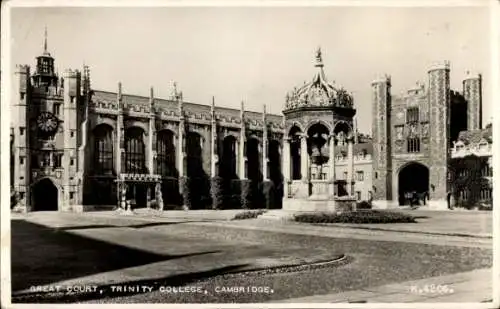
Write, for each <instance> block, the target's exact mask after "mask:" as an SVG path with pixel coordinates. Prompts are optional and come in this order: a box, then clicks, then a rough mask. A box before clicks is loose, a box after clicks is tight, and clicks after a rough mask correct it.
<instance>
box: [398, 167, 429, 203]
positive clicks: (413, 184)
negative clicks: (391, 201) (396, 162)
mask: <svg viewBox="0 0 500 309" xmlns="http://www.w3.org/2000/svg"><path fill="white" fill-rule="evenodd" d="M412 192H416V193H417V194H419V196H421V197H422V198H424V196H428V192H429V169H428V168H427V167H426V166H425V165H423V164H420V163H417V162H413V163H409V164H407V165H406V166H404V167H403V168H402V169H401V170H400V171H399V175H398V197H399V205H400V206H402V205H409V204H410V201H409V198H408V197H409V194H411V193H412Z"/></svg>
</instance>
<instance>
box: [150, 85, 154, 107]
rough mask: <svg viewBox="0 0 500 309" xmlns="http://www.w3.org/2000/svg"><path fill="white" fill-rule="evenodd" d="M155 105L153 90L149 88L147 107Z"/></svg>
mask: <svg viewBox="0 0 500 309" xmlns="http://www.w3.org/2000/svg"><path fill="white" fill-rule="evenodd" d="M154 105H155V95H154V88H153V86H151V87H150V88H149V106H150V107H151V108H153V107H154Z"/></svg>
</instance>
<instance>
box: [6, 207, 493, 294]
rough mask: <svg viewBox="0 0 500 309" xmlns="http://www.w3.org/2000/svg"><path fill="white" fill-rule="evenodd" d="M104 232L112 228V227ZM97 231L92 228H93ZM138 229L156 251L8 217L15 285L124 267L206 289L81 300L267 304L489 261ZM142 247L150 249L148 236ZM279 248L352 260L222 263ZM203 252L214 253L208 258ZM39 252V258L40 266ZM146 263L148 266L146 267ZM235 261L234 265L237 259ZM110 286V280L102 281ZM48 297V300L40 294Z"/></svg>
mask: <svg viewBox="0 0 500 309" xmlns="http://www.w3.org/2000/svg"><path fill="white" fill-rule="evenodd" d="M75 218H76V219H75V222H79V221H81V220H80V219H79V217H77V216H75ZM93 220H94V223H93V224H96V225H99V223H100V224H101V225H104V226H106V225H111V226H112V225H113V224H114V223H113V224H110V223H109V222H106V220H104V219H95V218H94V219H93ZM120 220H121V221H123V222H121V224H120V225H122V226H124V225H125V224H127V220H128V219H127V218H123V219H118V220H116V221H120ZM99 221H101V222H99ZM130 222H133V221H132V220H131V221H130ZM134 223H137V221H134ZM109 229H111V230H113V228H112V227H109ZM128 229H129V230H130V233H131V235H136V234H137V233H136V232H135V231H134V229H133V228H128ZM97 232H98V231H97V230H96V231H95V233H97ZM140 232H141V234H142V235H144V237H145V238H144V239H151V240H150V242H154V243H156V244H157V248H158V249H157V252H156V253H155V252H151V250H149V251H146V250H139V249H138V248H135V249H134V248H127V247H124V246H119V245H116V244H113V243H111V242H110V241H99V240H95V239H85V238H84V237H81V236H79V235H72V234H70V233H66V232H63V231H57V230H54V229H50V228H47V227H43V226H40V225H36V224H32V223H22V221H19V222H16V221H13V229H12V244H13V247H12V261H13V262H12V263H13V275H12V279H13V289H14V290H15V289H21V288H26V286H27V284H26V281H28V280H27V277H28V276H29V277H30V278H29V281H30V284H34V283H35V282H37V284H44V283H50V282H56V281H57V280H64V279H69V278H78V277H82V276H86V275H91V274H98V273H104V272H107V273H109V272H113V271H118V270H120V269H122V268H123V269H127V270H130V272H131V271H132V270H136V271H135V273H136V275H137V279H134V278H127V279H121V280H119V277H115V278H114V282H115V284H128V285H134V284H149V285H155V286H160V285H170V286H185V285H190V286H193V285H195V286H200V287H202V288H203V289H205V290H206V291H207V293H206V294H199V293H188V294H186V293H177V294H175V293H170V294H169V293H161V292H159V291H155V292H151V293H143V292H129V293H122V294H118V295H117V294H114V295H112V294H105V295H102V296H98V297H91V296H89V297H86V298H83V299H79V301H86V302H96V303H106V302H107V303H115V302H119V303H125V302H130V303H139V302H146V303H188V302H197V303H204V302H210V303H213V302H224V303H227V302H265V301H270V300H279V299H286V298H292V297H302V296H309V295H315V294H326V293H335V292H341V291H347V290H357V289H361V288H364V287H368V286H375V285H382V284H387V283H395V282H401V281H407V280H412V279H421V278H427V277H430V276H438V275H444V274H452V273H457V272H462V271H469V270H472V269H476V268H484V267H490V266H491V264H492V251H491V250H487V249H477V248H461V247H452V246H435V245H425V244H415V243H404V242H388V241H374V240H359V239H346V238H330V237H317V236H305V235H292V234H284V233H271V232H262V231H258V230H238V229H231V228H224V227H215V226H195V225H190V224H167V225H153V224H151V225H144V227H141V228H140ZM169 237H173V238H176V237H177V238H178V239H179V240H180V241H181V243H182V244H183V247H186V248H189V247H190V246H191V244H192V243H202V244H203V243H205V244H206V247H207V248H209V249H210V250H208V249H207V250H204V251H206V252H203V250H201V252H200V253H198V255H199V256H198V257H192V258H190V259H184V258H183V257H179V256H176V255H174V254H168V252H167V251H168V250H163V251H162V246H161V245H158V242H159V241H161V239H163V238H169ZM127 238H128V237H127ZM156 239H157V240H156ZM138 241H140V239H139V240H138ZM218 244H228V245H230V246H231V247H230V251H223V252H222V251H221V252H219V253H216V255H215V257H218V258H219V259H220V260H217V259H214V258H213V256H214V255H213V254H214V253H210V252H209V251H217V250H218V247H217V246H218ZM140 245H141V243H139V246H140ZM142 247H147V245H146V240H144V243H143V244H142ZM249 247H252V248H254V249H255V250H257V251H258V253H259V254H258V255H256V256H255V257H254V255H251V252H250V251H249V250H248V249H247V248H249ZM173 249H174V250H173V251H172V252H175V248H173ZM292 249H293V250H292ZM277 250H278V251H279V250H291V251H289V252H290V253H291V254H292V255H299V254H303V258H304V259H305V258H307V257H315V256H319V255H325V256H326V255H329V254H330V255H331V254H332V253H334V252H340V253H344V254H346V255H347V256H349V257H350V258H351V262H350V263H348V264H345V265H343V266H339V267H330V268H321V269H311V270H307V271H300V272H295V273H293V272H292V273H275V274H267V275H262V274H259V275H252V274H244V275H243V274H228V271H231V269H228V268H227V267H226V265H224V264H223V263H222V261H223V260H224V258H227V256H232V257H234V258H235V260H237V261H241V264H244V263H245V261H248V260H252V259H255V258H257V257H258V256H263V257H266V256H273V255H274V254H276V252H277ZM160 251H162V252H160ZM203 253H205V254H207V255H205V254H203ZM208 254H212V255H210V257H209V256H208ZM37 256H39V257H40V261H43V263H37ZM245 258H246V259H247V260H245ZM195 260H197V261H198V262H199V261H205V262H207V263H210V265H212V266H211V268H212V269H214V270H215V271H212V272H207V271H203V270H202V269H200V268H199V267H198V266H196V265H197V264H195V263H194V262H195ZM169 261H170V263H173V264H174V265H182V266H183V267H185V269H190V271H188V274H187V275H182V274H180V275H173V276H172V275H170V276H169V275H167V273H166V272H165V269H166V268H162V267H161V265H162V263H168V262H169ZM144 265H152V266H151V267H149V268H144ZM234 266H235V267H239V265H237V264H235V265H234ZM143 269H145V270H147V275H148V276H145V275H146V273H144V272H142V270H143ZM162 271H163V272H165V275H163V274H162ZM189 273H192V274H189ZM16 274H17V275H16ZM149 274H151V275H149ZM153 274H154V275H153ZM155 276H156V277H155ZM144 277H146V278H144ZM33 278H34V279H33ZM104 279H106V278H104ZM33 280H34V281H33ZM51 280H53V281H51ZM109 280H110V279H108V281H109ZM109 283H111V282H108V283H107V284H109ZM14 286H15V288H14ZM221 286H244V287H252V286H259V287H268V288H269V289H271V290H272V291H273V292H272V293H219V292H217V289H216V288H217V287H221ZM32 301H33V300H32ZM36 301H40V299H37V300H36ZM42 301H43V299H42ZM45 301H51V300H50V299H45ZM68 301H77V300H76V299H73V300H68Z"/></svg>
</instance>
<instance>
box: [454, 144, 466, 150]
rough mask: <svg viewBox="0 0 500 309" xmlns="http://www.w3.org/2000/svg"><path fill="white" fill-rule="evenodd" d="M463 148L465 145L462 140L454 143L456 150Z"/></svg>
mask: <svg viewBox="0 0 500 309" xmlns="http://www.w3.org/2000/svg"><path fill="white" fill-rule="evenodd" d="M464 148H465V145H464V144H463V143H462V142H459V143H457V144H456V145H455V150H456V151H462V150H464Z"/></svg>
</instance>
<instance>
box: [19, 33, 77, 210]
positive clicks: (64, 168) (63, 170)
mask: <svg viewBox="0 0 500 309" xmlns="http://www.w3.org/2000/svg"><path fill="white" fill-rule="evenodd" d="M54 64H55V61H54V58H53V57H52V55H51V54H50V53H49V51H48V49H47V31H46V30H45V36H44V41H43V52H42V53H41V55H39V56H38V57H36V66H35V69H34V72H33V73H32V74H30V70H29V67H28V66H19V67H18V70H17V74H16V78H15V81H16V82H15V83H14V84H15V87H16V88H17V89H14V91H13V93H14V98H13V102H12V105H13V110H14V111H15V112H14V115H13V119H14V121H13V123H12V127H13V132H14V134H13V135H14V139H13V158H14V166H15V168H14V176H13V179H14V181H13V187H14V188H13V191H15V193H16V194H17V196H18V199H19V201H18V202H17V205H16V207H17V208H18V209H19V210H20V211H33V210H54V211H55V210H63V211H64V210H70V209H71V208H72V205H74V204H78V203H79V201H78V200H77V197H78V194H77V192H78V191H80V190H78V188H77V184H78V179H77V177H76V174H77V166H78V162H77V158H78V153H77V148H78V147H77V139H78V136H77V135H78V134H77V126H78V121H81V119H79V117H77V111H78V108H77V107H78V106H79V105H81V104H82V100H81V98H82V96H81V93H80V79H81V78H80V76H81V75H80V72H79V71H77V70H66V71H65V72H64V74H63V77H61V78H60V77H59V76H58V74H57V72H56V70H55V66H54Z"/></svg>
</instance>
